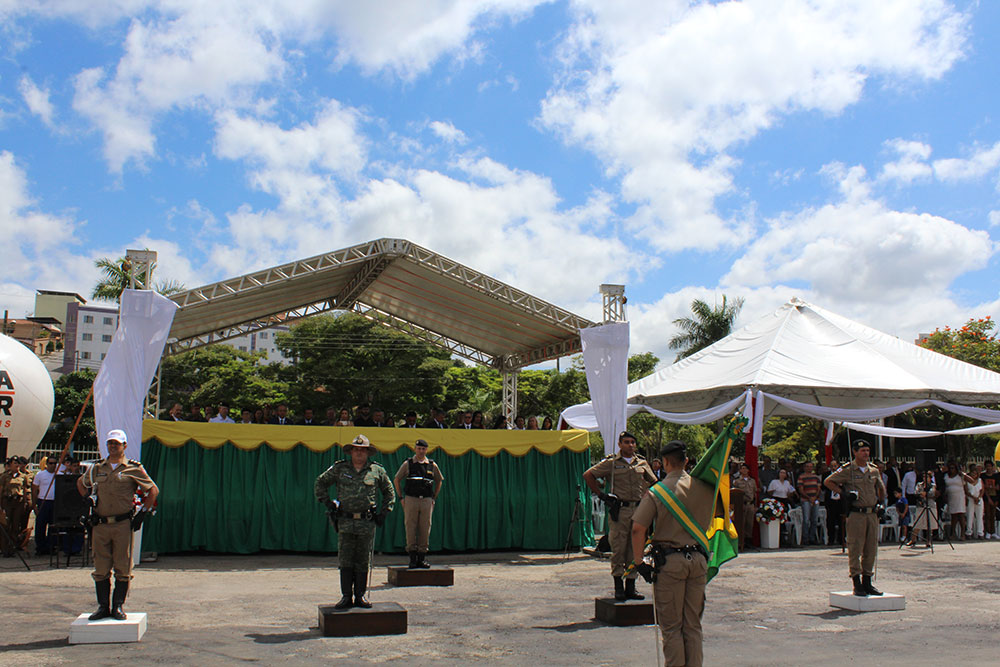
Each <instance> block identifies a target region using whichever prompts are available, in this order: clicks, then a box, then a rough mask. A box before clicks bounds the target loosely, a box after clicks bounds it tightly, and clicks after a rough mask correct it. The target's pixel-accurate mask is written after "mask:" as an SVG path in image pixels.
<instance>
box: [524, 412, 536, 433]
mask: <svg viewBox="0 0 1000 667" xmlns="http://www.w3.org/2000/svg"><path fill="white" fill-rule="evenodd" d="M525 429H526V430H528V431H537V430H538V417H536V416H535V415H531V416H530V417H528V425H527V426H526V427H525Z"/></svg>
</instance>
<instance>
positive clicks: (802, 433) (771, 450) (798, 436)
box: [762, 417, 826, 461]
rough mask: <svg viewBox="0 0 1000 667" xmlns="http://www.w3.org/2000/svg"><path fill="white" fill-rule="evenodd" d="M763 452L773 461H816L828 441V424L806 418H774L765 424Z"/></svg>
mask: <svg viewBox="0 0 1000 667" xmlns="http://www.w3.org/2000/svg"><path fill="white" fill-rule="evenodd" d="M762 435H763V443H762V450H763V452H764V453H765V454H767V455H768V456H770V457H771V458H772V459H775V460H777V459H780V458H786V459H793V460H795V461H815V460H816V457H817V456H818V455H819V453H820V451H821V450H822V449H823V444H824V442H825V441H826V422H824V421H822V420H818V419H808V418H804V417H772V418H771V419H768V420H767V422H766V423H765V424H764V431H763V434H762Z"/></svg>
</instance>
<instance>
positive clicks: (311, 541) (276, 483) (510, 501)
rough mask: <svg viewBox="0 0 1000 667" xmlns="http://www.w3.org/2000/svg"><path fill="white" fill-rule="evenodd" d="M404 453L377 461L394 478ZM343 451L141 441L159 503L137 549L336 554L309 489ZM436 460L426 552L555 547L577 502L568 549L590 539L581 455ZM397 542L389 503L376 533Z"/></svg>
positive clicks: (394, 545) (399, 529)
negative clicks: (437, 489) (440, 480)
mask: <svg viewBox="0 0 1000 667" xmlns="http://www.w3.org/2000/svg"><path fill="white" fill-rule="evenodd" d="M412 453H413V452H412V450H410V449H407V448H405V447H401V448H400V449H398V450H396V451H395V452H394V453H392V454H384V453H378V454H376V455H375V456H374V460H375V461H378V462H379V463H381V464H382V465H383V466H384V467H385V468H386V470H387V471H388V473H389V476H390V477H393V476H394V475H395V474H396V470H397V469H398V468H399V465H400V464H401V463H402V462H403V460H404V459H406V458H407V457H409V456H411V455H412ZM343 456H344V454H343V451H342V450H341V448H340V447H334V448H332V449H330V450H328V451H325V452H319V453H317V452H313V451H311V450H310V449H308V448H306V447H304V446H302V445H299V446H296V447H294V448H292V449H291V450H289V451H284V452H278V451H275V450H273V449H271V448H270V447H267V446H261V447H258V448H256V449H253V450H243V449H238V448H236V447H234V446H233V445H231V444H229V443H227V444H225V445H223V446H221V447H219V448H217V449H206V448H204V447H201V446H199V445H198V444H197V443H196V442H194V441H191V442H189V443H187V444H186V445H184V446H182V447H166V446H164V445H162V444H160V442H159V441H157V440H148V441H146V442H145V443H143V446H142V460H143V464H144V465H145V467H146V470H147V471H148V472H149V474H150V476H151V477H152V478H153V479H154V480H155V481H156V483H157V485H158V486H159V487H160V499H159V502H158V507H157V514H156V516H155V517H154V518H153V519H152V520H151V521H150V522H149V523H147V524H145V526H144V527H143V540H142V548H143V551H156V552H159V553H170V552H178V551H194V550H207V551H217V552H225V553H244V554H245V553H254V552H257V551H260V550H265V549H266V550H281V551H327V552H329V551H336V549H337V535H336V533H335V532H334V530H333V526H331V525H330V524H329V522H328V521H327V518H326V513H325V508H324V507H323V506H321V505H320V504H319V503H317V502H316V500H315V498H314V497H313V483H314V482H315V481H316V477H317V476H318V475H319V474H320V473H321V472H323V471H324V470H326V468H327V467H329V466H330V464H331V463H332V462H333V461H335V460H336V459H338V458H342V457H343ZM432 458H433V459H434V460H435V461H436V462H437V464H438V466H440V468H441V472H442V474H443V475H444V477H445V483H444V487H443V488H442V492H441V496H440V497H439V498H438V502H437V505H436V507H435V510H434V518H433V521H434V523H433V527H432V528H431V538H430V549H431V550H432V551H441V550H451V551H469V550H482V549H540V550H561V549H563V548H564V546H565V544H566V536H567V533H568V531H569V527H570V521H571V519H572V517H573V510H574V505H575V503H576V501H577V500H579V502H580V517H579V519H578V520H577V521H576V523H575V526H574V529H573V538H572V544H573V546H574V547H579V546H581V544H582V545H588V544H591V543H592V542H593V538H594V533H593V527H592V523H591V521H590V519H591V514H590V503H589V497H587V496H589V494H587V495H585V494H584V491H583V488H585V487H584V486H583V484H582V479H581V475H582V474H583V471H584V470H586V469H587V468H588V467H589V465H590V454H589V452H586V451H583V452H573V451H571V450H569V449H562V450H560V451H558V452H556V453H555V454H552V455H546V454H542V453H539V452H538V451H535V450H531V451H529V452H528V453H527V454H525V455H524V456H511V455H510V454H507V453H506V452H500V453H499V454H498V455H496V456H494V457H491V458H486V457H483V456H480V455H479V454H476V453H473V452H469V453H467V454H464V455H462V456H448V455H447V454H444V453H443V452H439V453H437V454H436V455H434V456H432ZM405 547H406V533H405V529H404V527H403V510H402V507H401V506H400V505H399V503H398V501H397V504H396V510H395V511H394V512H393V513H392V514H391V515H390V517H389V520H388V521H387V522H386V524H385V527H384V528H383V529H381V530H379V531H378V533H377V537H376V542H375V549H376V550H377V551H382V552H403V551H405Z"/></svg>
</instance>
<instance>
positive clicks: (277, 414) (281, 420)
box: [271, 403, 292, 426]
mask: <svg viewBox="0 0 1000 667" xmlns="http://www.w3.org/2000/svg"><path fill="white" fill-rule="evenodd" d="M271 423H272V424H278V425H280V426H288V425H290V424H291V423H292V420H291V419H290V418H289V417H288V406H287V405H285V404H284V403H279V404H278V408H277V409H276V410H275V411H274V416H273V417H271Z"/></svg>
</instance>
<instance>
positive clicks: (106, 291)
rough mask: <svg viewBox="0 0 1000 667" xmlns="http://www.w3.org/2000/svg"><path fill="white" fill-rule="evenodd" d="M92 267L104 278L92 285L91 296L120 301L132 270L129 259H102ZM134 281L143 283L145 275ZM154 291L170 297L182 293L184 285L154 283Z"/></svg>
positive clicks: (168, 281)
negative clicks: (99, 271) (97, 269)
mask: <svg viewBox="0 0 1000 667" xmlns="http://www.w3.org/2000/svg"><path fill="white" fill-rule="evenodd" d="M94 266H96V267H97V268H99V269H100V270H101V273H102V274H104V277H103V278H101V279H100V280H99V281H98V282H97V284H96V285H94V290H93V292H91V296H92V297H93V298H95V299H99V300H102V301H114V302H116V303H117V302H118V301H121V298H122V291H124V290H126V289H128V286H129V273H130V271H131V268H132V267H131V262H130V261H129V259H128V258H127V257H119V258H118V259H110V258H108V257H102V258H100V259H98V260H95V261H94ZM136 279H137V280H138V281H139V282H145V275H144V274H142V273H140V274H139V275H138V276H136ZM155 289H156V291H157V292H159V293H160V294H163V295H164V296H170V295H171V294H176V293H178V292H183V291H184V285H183V284H182V283H179V282H177V281H174V280H167V281H162V282H159V283H156V286H155Z"/></svg>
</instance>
